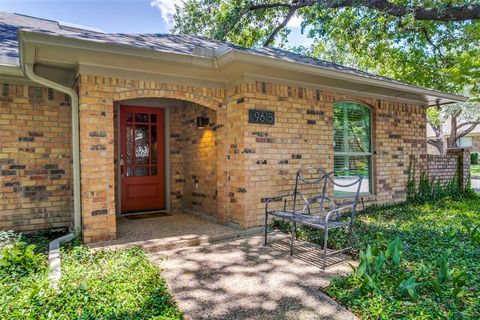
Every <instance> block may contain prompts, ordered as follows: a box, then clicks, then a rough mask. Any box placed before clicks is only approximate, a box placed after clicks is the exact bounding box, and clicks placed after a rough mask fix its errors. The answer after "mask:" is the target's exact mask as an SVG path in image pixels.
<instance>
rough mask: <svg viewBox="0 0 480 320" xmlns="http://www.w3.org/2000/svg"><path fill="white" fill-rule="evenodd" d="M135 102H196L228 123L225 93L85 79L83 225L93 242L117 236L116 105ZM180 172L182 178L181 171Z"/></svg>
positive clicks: (219, 148) (82, 87)
mask: <svg viewBox="0 0 480 320" xmlns="http://www.w3.org/2000/svg"><path fill="white" fill-rule="evenodd" d="M134 98H173V99H179V100H183V101H190V102H193V103H196V104H199V105H202V106H204V107H206V108H208V109H211V110H214V111H220V112H219V114H220V116H221V117H220V118H221V119H224V117H222V112H221V110H222V109H225V105H224V101H225V91H224V90H223V89H215V88H204V87H194V86H190V85H176V84H167V83H164V82H161V81H139V80H127V79H118V78H111V77H101V76H94V75H81V76H80V78H79V100H80V128H81V129H80V150H81V155H80V156H81V164H80V165H81V171H82V174H81V184H82V222H83V236H84V240H85V242H87V243H88V242H95V241H101V240H109V239H115V237H116V217H115V212H116V204H115V157H114V153H115V151H114V150H115V128H114V127H115V120H114V102H117V101H123V100H128V99H134ZM217 122H218V114H217ZM217 127H218V130H217V135H218V136H219V137H218V138H217V139H216V143H217V148H216V153H218V152H222V150H223V149H224V147H223V146H224V145H223V141H224V139H223V138H222V137H221V136H222V135H223V125H221V126H218V125H217ZM176 161H178V160H176ZM221 168H223V167H222V166H217V172H218V170H221ZM174 174H175V175H176V176H177V177H178V176H179V173H175V172H174ZM222 177H225V176H224V175H223V176H222ZM178 179H181V178H178ZM217 184H221V185H224V182H222V181H221V179H217ZM172 192H175V193H178V190H177V189H176V188H175V187H174V188H172ZM177 196H178V194H173V195H172V198H177ZM180 198H181V196H180ZM173 204H174V205H175V203H173ZM177 204H178V202H177Z"/></svg>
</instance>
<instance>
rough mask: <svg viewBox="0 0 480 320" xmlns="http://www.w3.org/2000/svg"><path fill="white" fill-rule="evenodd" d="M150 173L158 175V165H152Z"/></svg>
mask: <svg viewBox="0 0 480 320" xmlns="http://www.w3.org/2000/svg"><path fill="white" fill-rule="evenodd" d="M150 175H152V176H156V175H157V166H152V167H151V170H150Z"/></svg>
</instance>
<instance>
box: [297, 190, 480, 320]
mask: <svg viewBox="0 0 480 320" xmlns="http://www.w3.org/2000/svg"><path fill="white" fill-rule="evenodd" d="M476 226H480V197H474V196H472V198H465V199H460V200H452V199H450V198H445V199H442V200H439V201H437V202H434V203H426V204H417V205H414V204H400V205H396V206H390V207H385V208H369V209H367V210H365V211H364V212H363V213H360V214H359V216H358V217H357V221H356V224H355V233H356V247H357V248H359V249H362V250H363V251H362V252H361V255H362V256H363V258H364V259H363V260H365V261H366V262H365V263H364V264H363V267H364V268H362V267H359V268H358V269H357V273H356V274H352V275H350V276H348V277H343V278H336V279H334V280H333V281H332V283H331V285H330V286H329V287H328V288H327V289H326V293H327V294H328V295H329V296H331V297H332V298H334V299H335V300H337V301H338V302H340V303H341V304H342V305H344V306H346V307H347V308H348V309H350V310H351V311H353V312H354V313H355V314H357V315H359V316H360V317H361V318H363V319H398V318H401V319H447V318H448V319H480V227H478V228H477V229H475V227H476ZM335 231H337V230H335ZM299 235H300V237H301V238H304V239H307V240H309V241H312V242H317V243H320V242H321V240H320V239H322V237H321V234H320V232H319V231H313V230H309V229H306V228H302V229H301V230H300V231H299ZM396 237H399V239H400V240H401V242H402V245H401V246H399V255H398V260H397V262H398V264H397V263H395V262H394V261H395V259H394V258H393V257H394V256H395V254H393V255H392V254H391V253H392V252H394V251H393V250H389V249H388V245H389V244H390V247H391V248H395V242H392V240H394V239H395V238H396ZM332 243H333V246H334V247H337V248H338V247H341V246H343V245H345V243H346V236H345V233H344V232H333V233H332ZM392 244H393V245H392ZM368 245H370V248H369V249H368V250H367V251H365V249H366V248H367V247H368ZM387 251H389V253H390V256H389V253H387ZM377 268H378V270H377ZM359 269H361V270H360V271H358V270H359ZM362 273H363V274H362ZM365 274H366V275H365Z"/></svg>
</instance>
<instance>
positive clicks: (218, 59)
mask: <svg viewBox="0 0 480 320" xmlns="http://www.w3.org/2000/svg"><path fill="white" fill-rule="evenodd" d="M18 32H19V33H22V36H21V37H19V39H23V40H24V41H25V43H36V44H44V45H45V44H46V45H56V46H63V47H70V48H78V49H89V50H97V51H102V52H108V53H112V54H120V55H128V56H139V57H143V58H148V59H155V60H164V61H171V62H177V63H182V64H186V65H194V66H197V67H205V68H222V67H224V66H227V65H228V64H230V63H232V62H235V61H239V62H245V63H252V64H262V65H268V66H271V67H275V68H279V69H284V70H291V71H296V72H303V73H308V74H313V75H319V76H326V77H333V78H337V79H342V80H346V81H354V82H358V83H363V84H366V85H371V86H376V87H383V88H388V89H392V90H398V91H402V92H408V93H415V94H420V95H424V96H426V97H430V99H426V100H425V101H422V103H423V104H425V105H427V106H431V105H436V104H437V102H438V103H439V104H451V103H458V102H465V101H467V100H468V98H467V97H464V96H461V95H456V94H449V93H444V92H439V91H435V90H430V89H426V88H422V87H417V86H413V85H408V84H400V83H396V82H390V81H386V80H380V79H373V78H368V77H365V76H361V75H356V74H353V73H350V72H347V71H342V70H332V69H330V68H327V67H322V66H313V65H310V64H306V63H302V62H298V61H287V60H284V59H277V58H274V57H267V56H263V55H261V54H257V53H253V52H246V51H242V50H238V49H234V48H229V49H228V50H222V51H221V52H220V53H219V54H216V55H212V56H201V55H194V54H185V53H179V52H175V53H173V52H167V51H159V50H155V49H150V48H137V47H134V46H129V45H124V44H118V43H105V42H97V41H93V40H85V39H77V38H72V37H68V36H64V35H52V34H45V33H41V32H35V31H31V30H23V29H19V31H18ZM159 52H162V54H161V55H159Z"/></svg>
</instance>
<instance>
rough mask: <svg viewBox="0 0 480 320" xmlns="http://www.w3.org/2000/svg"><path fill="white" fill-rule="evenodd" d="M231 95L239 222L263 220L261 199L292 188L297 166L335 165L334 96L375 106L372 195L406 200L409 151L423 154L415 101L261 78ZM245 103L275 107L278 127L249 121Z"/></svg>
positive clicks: (233, 192) (421, 114)
mask: <svg viewBox="0 0 480 320" xmlns="http://www.w3.org/2000/svg"><path fill="white" fill-rule="evenodd" d="M229 99H230V104H229V106H228V107H229V109H232V111H230V110H229V115H231V118H229V128H230V127H233V129H232V130H237V131H238V133H237V134H235V135H234V136H236V137H237V139H236V141H235V143H234V144H230V152H229V155H230V160H229V162H228V165H229V177H230V183H231V185H230V193H229V197H230V202H232V203H234V204H235V209H234V208H233V207H230V212H231V213H233V215H232V218H233V219H234V221H236V222H238V223H240V225H241V226H242V227H253V226H258V225H261V224H262V223H263V222H262V221H263V217H264V214H263V212H264V198H265V197H268V196H271V195H275V194H282V193H285V192H288V191H292V190H293V185H294V178H295V172H296V171H297V170H298V169H300V168H301V167H305V166H320V167H322V168H325V169H326V170H327V171H332V170H333V155H334V154H333V105H334V103H335V102H337V101H358V102H361V103H364V104H366V105H368V106H370V108H371V110H372V122H373V123H372V125H373V126H372V135H373V137H372V138H373V151H374V155H373V163H374V164H373V167H374V175H373V180H374V181H373V184H374V191H375V192H374V193H375V195H374V196H371V197H368V199H369V200H370V201H374V202H377V203H385V202H394V201H402V200H404V199H405V197H406V194H405V183H406V181H407V174H406V172H407V166H408V159H409V155H410V154H425V153H426V142H425V138H424V137H425V135H426V127H425V124H426V122H425V120H426V118H425V117H426V113H425V110H424V109H423V108H422V107H420V106H416V105H412V104H405V103H399V102H390V101H383V100H377V99H370V98H364V97H356V96H347V95H343V94H334V93H331V92H323V91H319V90H311V89H305V88H298V87H289V86H284V85H275V84H270V83H263V82H257V83H255V84H242V85H239V86H237V87H236V88H235V89H234V90H232V92H229ZM248 109H260V110H269V111H275V117H276V119H275V121H276V122H275V125H274V126H267V125H254V124H248V114H247V112H248ZM232 122H233V123H232ZM238 137H240V138H238ZM330 193H331V190H330Z"/></svg>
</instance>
